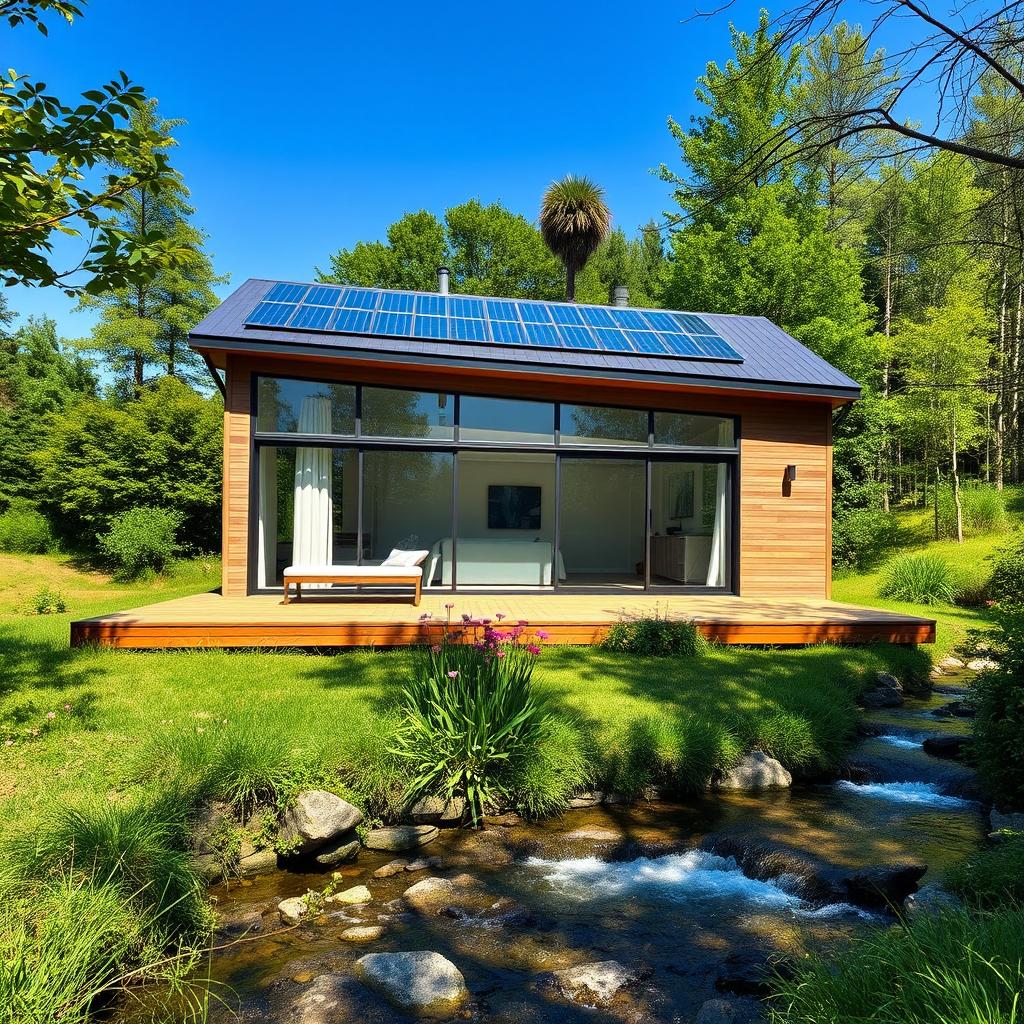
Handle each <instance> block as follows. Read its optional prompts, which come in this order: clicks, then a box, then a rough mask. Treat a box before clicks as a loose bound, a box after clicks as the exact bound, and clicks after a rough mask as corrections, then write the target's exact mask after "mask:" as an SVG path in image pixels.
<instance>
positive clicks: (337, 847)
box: [314, 835, 362, 868]
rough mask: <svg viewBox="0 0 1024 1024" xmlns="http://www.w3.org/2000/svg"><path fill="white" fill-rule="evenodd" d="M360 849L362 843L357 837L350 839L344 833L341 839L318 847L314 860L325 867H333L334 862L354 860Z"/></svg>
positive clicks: (341, 862) (342, 862)
mask: <svg viewBox="0 0 1024 1024" xmlns="http://www.w3.org/2000/svg"><path fill="white" fill-rule="evenodd" d="M361 849H362V844H361V843H360V842H359V840H358V839H350V838H349V837H348V836H347V835H344V836H342V837H341V839H338V840H336V841H334V842H331V843H328V844H327V845H326V846H322V847H320V849H319V850H317V852H316V856H315V857H314V860H315V861H316V862H317V864H322V865H323V866H324V867H325V868H333V867H334V865H335V864H344V863H346V862H347V861H350V860H355V859H356V857H358V856H359V851H360V850H361Z"/></svg>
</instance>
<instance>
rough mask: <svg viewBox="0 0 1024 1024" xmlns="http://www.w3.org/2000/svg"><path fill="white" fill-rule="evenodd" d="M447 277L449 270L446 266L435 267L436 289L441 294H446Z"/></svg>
mask: <svg viewBox="0 0 1024 1024" xmlns="http://www.w3.org/2000/svg"><path fill="white" fill-rule="evenodd" d="M448 277H449V271H448V268H447V267H438V268H437V290H438V291H439V292H440V293H441V294H442V295H447V294H448Z"/></svg>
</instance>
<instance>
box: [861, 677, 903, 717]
mask: <svg viewBox="0 0 1024 1024" xmlns="http://www.w3.org/2000/svg"><path fill="white" fill-rule="evenodd" d="M876 678H877V685H876V686H874V687H872V688H871V689H870V690H865V691H864V692H863V693H862V694H861V695H860V702H861V704H863V705H864V707H865V708H867V709H868V710H869V711H871V710H877V709H878V708H898V707H900V705H902V703H903V684H902V683H901V682H900V681H899V680H898V679H897V678H896V677H895V676H893V675H890V674H889V673H888V672H879V673H878V676H877V677H876Z"/></svg>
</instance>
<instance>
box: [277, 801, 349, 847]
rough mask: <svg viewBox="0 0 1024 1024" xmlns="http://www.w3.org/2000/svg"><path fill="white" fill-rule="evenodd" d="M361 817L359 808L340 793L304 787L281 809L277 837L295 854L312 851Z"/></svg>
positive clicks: (347, 830)
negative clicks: (279, 828) (285, 807)
mask: <svg viewBox="0 0 1024 1024" xmlns="http://www.w3.org/2000/svg"><path fill="white" fill-rule="evenodd" d="M362 820H363V812H362V811H360V810H359V808H358V807H355V806H353V805H352V804H350V803H349V802H348V801H347V800H342V799H341V797H340V796H335V795H334V793H328V792H327V791H326V790H324V789H304V790H303V791H302V792H301V793H299V795H298V796H297V797H296V798H295V800H294V802H293V803H292V804H291V805H290V806H289V808H288V810H286V811H285V813H284V825H283V827H282V829H281V838H282V839H283V840H284V842H285V844H286V845H287V846H288V848H290V849H292V850H293V851H294V852H295V853H297V854H307V853H312V852H313V851H314V850H319V849H320V848H321V847H323V846H324V845H325V844H326V843H327V842H328V841H329V840H331V839H334V838H335V837H337V836H340V835H343V834H344V833H345V832H350V831H351V830H352V829H354V828H355V827H356V825H358V824H359V822H361V821H362Z"/></svg>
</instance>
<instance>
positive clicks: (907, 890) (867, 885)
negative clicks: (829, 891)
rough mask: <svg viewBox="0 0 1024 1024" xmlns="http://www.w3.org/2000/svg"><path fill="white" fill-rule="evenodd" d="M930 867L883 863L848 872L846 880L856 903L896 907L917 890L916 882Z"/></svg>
mask: <svg viewBox="0 0 1024 1024" xmlns="http://www.w3.org/2000/svg"><path fill="white" fill-rule="evenodd" d="M927 870H928V865H927V864H915V863H905V864H882V865H879V866H878V867H872V868H864V869H863V870H861V871H857V872H854V873H853V874H851V875H847V876H846V877H845V878H844V879H843V883H844V884H845V886H846V892H847V895H848V896H849V898H850V900H851V901H852V902H853V903H856V904H858V905H860V906H867V907H888V906H893V907H895V906H899V905H900V904H901V903H902V902H903V900H904V899H906V897H907V896H909V895H910V894H911V893H912V892H916V891H917V883H918V882H919V881H920V879H921V878H923V877H924V873H925V872H926V871H927Z"/></svg>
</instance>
